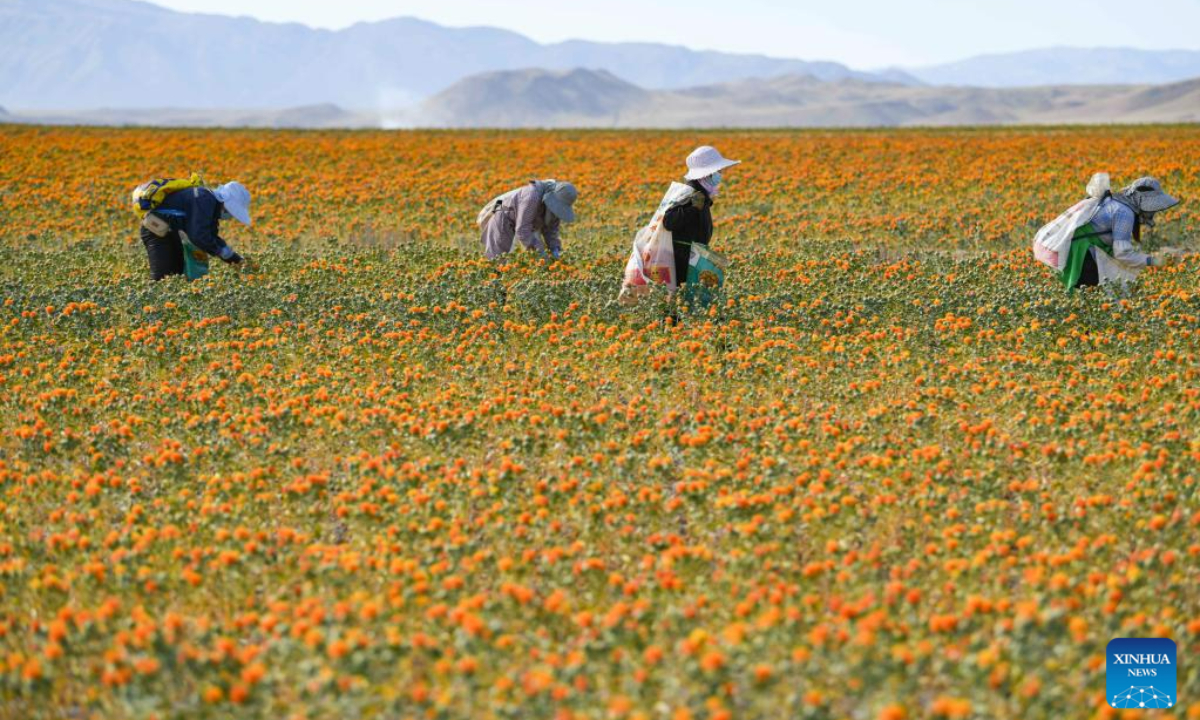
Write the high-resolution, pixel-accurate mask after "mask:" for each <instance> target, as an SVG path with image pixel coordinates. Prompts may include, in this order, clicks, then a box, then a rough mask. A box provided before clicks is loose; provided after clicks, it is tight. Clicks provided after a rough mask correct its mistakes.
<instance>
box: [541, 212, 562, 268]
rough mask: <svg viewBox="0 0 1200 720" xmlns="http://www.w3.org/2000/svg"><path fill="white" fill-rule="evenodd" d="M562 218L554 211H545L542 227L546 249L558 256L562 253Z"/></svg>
mask: <svg viewBox="0 0 1200 720" xmlns="http://www.w3.org/2000/svg"><path fill="white" fill-rule="evenodd" d="M561 231H562V220H559V219H558V216H556V215H555V214H554V213H546V226H545V227H544V228H543V229H542V236H543V237H544V238H545V240H546V249H547V250H549V251H550V254H551V255H553V256H554V257H555V259H557V258H558V256H559V255H561V254H562V237H561V236H560V232H561Z"/></svg>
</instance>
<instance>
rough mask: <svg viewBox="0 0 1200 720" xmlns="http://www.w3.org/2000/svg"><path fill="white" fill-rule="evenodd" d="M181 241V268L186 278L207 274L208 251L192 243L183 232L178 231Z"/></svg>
mask: <svg viewBox="0 0 1200 720" xmlns="http://www.w3.org/2000/svg"><path fill="white" fill-rule="evenodd" d="M179 239H180V242H182V243H183V269H184V272H185V273H187V279H188V280H199V279H200V278H202V277H204V276H205V275H207V274H208V253H206V252H204V251H203V250H201V249H200V248H198V247H196V246H195V245H193V244H192V242H191V241H190V240H188V239H187V237H186V236H184V235H183V233H180V238H179Z"/></svg>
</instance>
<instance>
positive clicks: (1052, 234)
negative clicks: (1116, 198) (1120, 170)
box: [1033, 173, 1112, 272]
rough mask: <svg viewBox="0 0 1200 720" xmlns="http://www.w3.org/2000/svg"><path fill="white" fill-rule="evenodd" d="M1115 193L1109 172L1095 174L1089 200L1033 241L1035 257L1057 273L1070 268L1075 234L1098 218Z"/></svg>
mask: <svg viewBox="0 0 1200 720" xmlns="http://www.w3.org/2000/svg"><path fill="white" fill-rule="evenodd" d="M1111 190H1112V185H1111V182H1110V180H1109V177H1108V173H1096V174H1095V175H1093V176H1092V179H1091V181H1090V182H1088V186H1087V191H1088V198H1087V199H1086V200H1081V201H1079V202H1078V203H1076V204H1075V205H1074V206H1073V207H1072V208H1071V209H1070V210H1068V211H1066V212H1065V213H1063V214H1062V215H1059V216H1058V217H1057V218H1055V219H1054V222H1051V223H1050V224H1048V225H1046V226H1045V227H1043V228H1042V229H1041V230H1038V233H1037V235H1036V236H1035V237H1034V238H1033V256H1034V257H1035V258H1037V259H1038V261H1039V262H1041V263H1043V264H1045V265H1048V266H1049V267H1051V268H1053V269H1054V270H1055V271H1057V272H1062V270H1063V268H1065V267H1066V266H1067V258H1068V257H1069V256H1070V254H1071V241H1072V240H1074V239H1075V231H1076V230H1078V229H1079V228H1081V227H1083V226H1084V225H1087V224H1088V223H1089V222H1091V221H1092V218H1093V217H1095V215H1096V211H1097V210H1098V209H1099V208H1100V203H1101V202H1103V201H1104V198H1106V197H1108V194H1109V193H1110V192H1111Z"/></svg>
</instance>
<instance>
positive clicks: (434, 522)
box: [0, 126, 1200, 720]
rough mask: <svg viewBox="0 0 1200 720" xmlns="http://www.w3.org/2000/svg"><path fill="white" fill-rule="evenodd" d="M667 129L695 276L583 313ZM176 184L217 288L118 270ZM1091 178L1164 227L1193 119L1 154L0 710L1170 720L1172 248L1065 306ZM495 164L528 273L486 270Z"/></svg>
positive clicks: (1192, 678)
mask: <svg viewBox="0 0 1200 720" xmlns="http://www.w3.org/2000/svg"><path fill="white" fill-rule="evenodd" d="M702 143H708V144H713V145H716V146H717V147H718V148H720V150H721V151H722V152H723V153H725V154H726V155H728V156H731V157H735V158H738V159H741V160H743V161H744V163H743V164H742V165H740V166H738V167H736V168H734V169H732V170H730V171H729V172H728V173H727V175H726V177H727V186H726V187H725V188H724V190H723V194H722V196H721V198H720V199H719V200H718V204H717V206H716V208H715V214H716V216H717V218H718V226H717V235H716V239H715V240H714V247H715V248H716V249H718V250H720V251H721V252H722V253H724V254H725V255H727V256H728V257H729V258H730V260H731V266H730V270H729V281H728V284H727V286H726V288H725V291H724V293H723V295H722V296H721V297H720V298H719V299H718V302H717V303H716V304H715V305H712V306H711V307H708V308H706V309H697V308H680V307H675V306H673V305H672V304H671V303H672V301H671V300H670V299H669V298H668V297H666V295H665V294H661V293H660V294H658V295H656V296H654V297H651V298H648V299H646V300H645V301H643V302H642V303H641V304H640V305H638V306H637V307H634V308H627V307H623V306H622V305H620V304H618V303H617V302H616V297H617V294H618V291H619V289H620V283H621V271H622V268H623V266H624V261H625V258H626V257H627V255H628V252H629V248H630V243H631V241H632V238H633V235H634V233H635V232H636V230H637V228H638V227H639V226H640V225H641V224H642V223H644V222H645V221H646V219H647V218H648V217H649V214H650V212H651V211H652V210H653V208H654V206H655V205H656V204H657V202H658V200H659V198H660V197H661V196H662V193H663V191H664V190H665V189H666V185H667V184H668V183H669V182H670V181H671V180H673V179H676V178H677V177H678V176H679V175H681V174H682V167H683V158H684V157H685V156H686V155H687V153H688V152H689V151H690V150H691V149H692V148H693V147H695V146H696V145H698V144H702ZM191 171H198V172H201V173H203V175H204V177H205V178H206V179H208V180H209V181H210V182H213V183H215V182H223V181H225V180H232V179H237V180H241V181H242V182H244V183H246V184H247V185H248V186H249V187H250V189H251V191H252V192H253V193H254V207H253V210H254V214H255V219H256V222H255V226H254V228H253V229H250V230H247V229H245V228H242V227H240V226H235V225H233V224H229V223H227V224H226V226H225V227H223V229H224V230H226V233H227V239H228V240H229V241H230V243H231V244H232V245H233V246H234V247H235V248H237V249H238V250H239V251H241V252H243V253H244V254H246V255H247V256H249V257H251V258H253V259H254V261H255V267H254V268H251V269H247V270H245V271H242V272H238V271H235V270H233V269H232V268H230V267H225V266H219V267H214V271H213V273H212V275H211V276H210V277H208V278H206V279H204V280H202V281H199V282H195V283H190V284H189V283H187V282H184V281H182V280H170V281H166V282H163V283H159V284H152V283H151V282H150V281H149V279H148V276H147V269H146V258H145V253H144V251H143V250H142V247H141V245H140V242H139V241H138V240H137V232H136V231H137V218H136V217H135V216H134V215H133V213H131V212H130V210H129V209H128V207H127V203H128V196H129V191H130V190H131V189H132V188H133V186H135V185H136V184H137V183H139V182H141V181H143V180H145V179H147V178H150V177H162V176H184V175H186V174H187V173H189V172H191ZM1097 171H1107V172H1110V173H1111V174H1112V175H1113V178H1114V182H1115V183H1124V182H1129V181H1131V180H1132V179H1134V178H1136V177H1139V176H1142V175H1146V174H1153V175H1156V176H1158V177H1159V178H1161V179H1162V180H1163V182H1164V185H1165V186H1166V187H1167V189H1168V190H1169V191H1171V192H1173V193H1175V194H1177V195H1180V196H1182V197H1183V198H1184V199H1185V203H1184V204H1183V205H1182V206H1181V208H1179V209H1177V210H1175V211H1172V212H1171V213H1167V214H1164V217H1163V218H1162V219H1161V227H1160V228H1159V229H1158V231H1157V232H1156V233H1155V235H1154V236H1153V240H1151V241H1150V243H1151V244H1152V245H1153V244H1156V243H1157V244H1163V245H1177V246H1183V247H1192V248H1197V247H1200V244H1198V243H1196V240H1198V239H1200V236H1198V233H1197V230H1198V229H1200V209H1198V208H1197V206H1196V205H1195V203H1194V201H1193V202H1187V199H1188V198H1195V197H1197V196H1198V195H1200V128H1197V127H1157V128H1150V129H1144V128H1143V129H1135V128H1099V129H1023V130H955V131H932V130H929V131H925V130H916V131H887V132H882V131H880V132H873V131H855V132H849V131H847V132H815V131H814V132H770V131H762V132H734V131H728V132H717V133H711V134H698V133H657V132H628V133H620V132H553V133H551V132H546V133H537V132H529V133H485V132H463V133H449V132H429V133H387V132H272V131H199V130H197V131H188V130H171V131H159V130H125V129H103V130H102V129H86V128H73V129H72V128H58V129H47V128H18V127H13V126H8V127H0V528H2V532H0V717H4V718H37V717H46V718H88V719H90V718H163V719H166V718H228V717H249V718H259V717H261V718H297V719H300V718H358V717H365V718H560V719H562V720H566V719H567V718H606V719H609V718H610V719H621V718H630V719H633V718H646V719H650V718H654V719H658V718H670V719H673V720H684V719H686V718H696V719H701V718H712V719H714V720H715V719H719V718H728V719H733V718H839V719H840V718H847V719H853V720H876V719H878V720H903V719H905V718H971V719H985V718H1027V719H1041V718H1046V719H1049V718H1056V719H1057V718H1115V717H1129V718H1134V717H1136V718H1141V717H1162V718H1166V717H1172V718H1175V717H1188V718H1200V663H1197V662H1196V661H1195V660H1194V658H1195V657H1196V654H1197V652H1198V651H1200V502H1198V498H1197V488H1196V480H1197V475H1198V474H1200V440H1198V439H1197V434H1196V432H1195V427H1196V424H1197V422H1198V420H1200V367H1198V365H1197V358H1198V353H1200V281H1198V279H1197V275H1198V272H1200V261H1197V260H1196V259H1189V260H1187V261H1185V262H1184V263H1182V264H1180V265H1177V266H1174V267H1170V268H1165V269H1152V270H1149V271H1147V273H1146V274H1145V275H1143V278H1142V281H1141V283H1140V285H1139V286H1138V287H1136V288H1135V289H1133V290H1132V291H1130V292H1128V293H1112V292H1109V291H1107V290H1105V289H1090V290H1084V291H1081V292H1079V293H1076V294H1075V295H1074V296H1068V295H1067V294H1066V293H1065V292H1064V291H1063V289H1062V288H1061V286H1060V285H1059V284H1058V283H1057V281H1056V280H1055V279H1054V278H1053V277H1051V275H1050V273H1049V271H1048V270H1046V269H1045V268H1043V267H1042V266H1040V265H1038V264H1037V263H1036V262H1035V261H1034V260H1033V258H1032V255H1031V253H1030V252H1029V242H1030V239H1031V237H1032V235H1033V233H1034V232H1035V231H1036V230H1037V228H1038V227H1039V226H1041V225H1042V224H1044V223H1045V222H1048V221H1049V220H1051V219H1053V217H1054V216H1056V215H1057V214H1058V213H1059V212H1061V211H1062V210H1064V209H1066V208H1067V207H1068V206H1070V205H1071V204H1073V203H1074V202H1075V201H1077V200H1079V199H1080V198H1082V197H1083V194H1084V189H1083V188H1084V185H1085V184H1086V182H1087V180H1088V178H1089V177H1090V176H1091V174H1092V173H1093V172H1097ZM533 175H537V176H540V177H555V178H559V179H566V180H571V181H573V182H575V183H576V184H577V185H578V186H579V188H580V192H581V197H580V201H579V203H578V204H577V205H576V209H577V211H578V212H579V214H580V222H579V223H577V224H576V225H573V226H570V227H569V228H568V229H567V230H566V231H565V232H564V245H565V252H564V255H563V258H562V261H560V262H556V263H553V264H547V263H544V262H542V261H540V260H539V259H537V258H536V257H535V256H534V255H533V254H532V253H516V254H514V255H512V256H510V258H509V259H508V260H506V261H505V262H504V263H501V264H492V263H489V262H487V261H486V260H484V259H483V258H482V257H481V254H480V248H479V245H478V233H477V229H476V228H475V226H474V219H475V215H476V212H477V210H478V208H479V206H480V205H482V204H483V203H484V202H485V201H487V200H488V199H489V198H491V197H492V196H494V195H496V194H498V193H499V192H501V191H503V190H506V189H508V188H509V187H515V186H516V185H518V184H519V183H521V182H522V181H524V180H526V179H527V178H529V177H530V176H533ZM215 265H220V263H215ZM673 318H677V319H678V322H674V321H673ZM1116 637H1169V638H1172V639H1173V640H1175V642H1176V643H1177V644H1178V648H1179V657H1180V663H1179V667H1178V673H1179V705H1178V707H1176V708H1175V709H1173V710H1162V711H1118V710H1112V709H1109V708H1108V706H1107V703H1106V700H1105V694H1104V687H1105V683H1104V673H1105V668H1104V648H1105V645H1106V644H1107V643H1108V641H1109V640H1111V639H1112V638H1116ZM1121 713H1124V714H1123V715H1122V714H1121Z"/></svg>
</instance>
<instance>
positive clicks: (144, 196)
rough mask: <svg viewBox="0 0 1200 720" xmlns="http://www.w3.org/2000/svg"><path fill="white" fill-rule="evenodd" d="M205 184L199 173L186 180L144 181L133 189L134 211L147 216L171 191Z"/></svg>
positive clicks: (162, 179)
mask: <svg viewBox="0 0 1200 720" xmlns="http://www.w3.org/2000/svg"><path fill="white" fill-rule="evenodd" d="M203 186H204V181H203V180H201V179H200V174H199V173H192V176H191V177H189V178H187V179H186V180H173V179H170V178H160V179H158V180H150V181H148V182H144V183H142V184H141V185H138V186H137V188H136V189H135V190H134V191H133V211H134V212H135V213H137V214H138V215H140V216H142V217H145V216H146V215H149V214H150V213H151V212H154V210H156V209H158V206H159V205H162V203H163V200H166V199H167V196H168V195H170V194H171V193H175V192H179V191H180V190H187V189H188V188H194V187H203Z"/></svg>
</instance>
